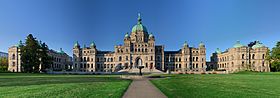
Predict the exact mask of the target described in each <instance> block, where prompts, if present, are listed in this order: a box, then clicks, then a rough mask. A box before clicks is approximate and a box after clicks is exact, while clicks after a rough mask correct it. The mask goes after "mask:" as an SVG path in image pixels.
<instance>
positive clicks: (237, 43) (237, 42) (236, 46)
mask: <svg viewBox="0 0 280 98" xmlns="http://www.w3.org/2000/svg"><path fill="white" fill-rule="evenodd" d="M243 46H244V45H242V44H240V41H239V40H238V41H236V43H235V44H234V45H233V48H239V47H243Z"/></svg>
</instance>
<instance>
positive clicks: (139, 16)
mask: <svg viewBox="0 0 280 98" xmlns="http://www.w3.org/2000/svg"><path fill="white" fill-rule="evenodd" d="M141 21H142V19H141V14H140V13H138V23H137V24H142V22H141Z"/></svg>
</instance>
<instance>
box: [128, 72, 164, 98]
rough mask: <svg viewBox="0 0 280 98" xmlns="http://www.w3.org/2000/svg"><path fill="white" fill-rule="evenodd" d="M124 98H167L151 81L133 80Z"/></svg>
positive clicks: (144, 79) (143, 79)
mask: <svg viewBox="0 0 280 98" xmlns="http://www.w3.org/2000/svg"><path fill="white" fill-rule="evenodd" d="M123 98H167V97H166V96H165V95H164V94H163V93H162V92H161V91H160V90H159V89H158V88H156V87H155V86H154V85H153V84H152V83H151V82H150V81H149V79H147V78H145V77H143V78H140V79H139V78H138V79H133V82H132V83H131V84H130V86H129V87H128V89H127V91H126V92H125V94H124V96H123Z"/></svg>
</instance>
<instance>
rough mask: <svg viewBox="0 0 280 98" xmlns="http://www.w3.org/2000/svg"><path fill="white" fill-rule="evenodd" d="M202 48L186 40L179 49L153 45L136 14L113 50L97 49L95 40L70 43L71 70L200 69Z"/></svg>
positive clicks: (203, 63)
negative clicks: (82, 43)
mask: <svg viewBox="0 0 280 98" xmlns="http://www.w3.org/2000/svg"><path fill="white" fill-rule="evenodd" d="M205 51H206V48H205V45H204V44H203V43H200V44H199V47H198V48H194V47H189V46H188V44H187V43H186V42H185V44H184V45H183V47H182V48H181V49H179V50H178V51H164V46H163V45H155V37H154V35H153V34H152V33H150V34H149V33H148V30H147V28H146V27H145V26H144V25H143V24H142V19H141V17H140V15H139V16H138V22H137V24H136V25H135V26H134V27H133V28H132V31H131V32H130V34H129V33H126V34H125V36H124V44H123V45H117V46H115V47H114V51H101V50H98V49H97V48H96V45H95V43H94V42H92V43H91V44H90V46H89V47H86V46H84V47H81V46H80V45H79V43H78V42H76V43H75V45H74V47H73V70H74V71H77V72H119V71H123V70H127V71H129V70H131V69H137V68H138V67H139V66H143V67H144V68H143V70H146V71H149V72H154V71H161V72H165V71H167V70H171V71H175V72H186V71H196V72H203V71H205V68H206V59H205V53H206V52H205Z"/></svg>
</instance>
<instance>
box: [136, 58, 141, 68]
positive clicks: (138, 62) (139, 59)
mask: <svg viewBox="0 0 280 98" xmlns="http://www.w3.org/2000/svg"><path fill="white" fill-rule="evenodd" d="M139 66H143V61H142V59H141V58H139V57H138V58H136V63H135V68H138V67H139Z"/></svg>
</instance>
